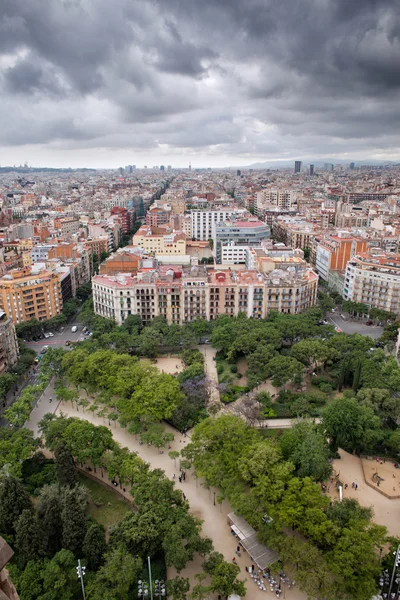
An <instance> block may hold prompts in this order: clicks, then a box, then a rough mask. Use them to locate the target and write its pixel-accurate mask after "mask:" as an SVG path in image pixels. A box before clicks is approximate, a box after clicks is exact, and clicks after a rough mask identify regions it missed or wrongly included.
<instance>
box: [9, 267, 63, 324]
mask: <svg viewBox="0 0 400 600" xmlns="http://www.w3.org/2000/svg"><path fill="white" fill-rule="evenodd" d="M62 308H63V301H62V293H61V284H60V278H59V276H58V275H57V274H56V273H53V272H50V271H47V270H38V269H36V268H35V267H32V268H25V269H16V270H12V271H10V272H9V273H7V275H4V276H3V277H1V278H0V310H3V311H4V312H5V313H6V314H7V315H8V316H9V317H10V318H11V319H12V320H13V322H14V323H22V322H24V321H29V319H33V318H36V319H38V320H39V321H44V320H46V319H51V318H52V317H55V316H56V315H58V314H60V312H61V311H62Z"/></svg>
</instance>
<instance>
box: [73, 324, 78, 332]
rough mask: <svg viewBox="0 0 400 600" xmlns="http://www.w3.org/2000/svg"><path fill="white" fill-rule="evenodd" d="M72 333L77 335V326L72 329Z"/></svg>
mask: <svg viewBox="0 0 400 600" xmlns="http://www.w3.org/2000/svg"><path fill="white" fill-rule="evenodd" d="M71 331H72V333H75V332H76V331H78V328H77V326H76V325H74V326H73V327H71Z"/></svg>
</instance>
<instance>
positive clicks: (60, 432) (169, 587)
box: [0, 161, 400, 600]
mask: <svg viewBox="0 0 400 600" xmlns="http://www.w3.org/2000/svg"><path fill="white" fill-rule="evenodd" d="M0 199H1V200H0V201H1V214H0V220H1V227H0V241H1V249H0V253H1V263H0V269H1V277H0V308H1V319H0V328H1V336H0V345H1V347H0V358H1V365H0V367H1V370H0V385H1V393H2V407H1V411H0V412H1V413H2V414H3V419H2V427H1V429H0V434H1V440H2V443H1V445H0V459H1V460H0V462H1V466H2V468H3V478H2V483H1V484H0V497H1V508H0V529H1V532H2V533H3V534H4V538H5V540H4V542H3V546H2V548H0V550H1V552H2V553H3V554H4V556H5V557H6V558H5V559H4V561H5V562H7V561H9V562H8V574H7V571H6V570H4V571H3V574H4V577H3V580H4V581H3V589H4V590H5V591H4V593H5V594H7V596H6V597H7V598H11V599H14V598H18V597H19V598H21V600H25V599H26V600H29V599H31V598H32V599H34V598H38V599H43V600H47V599H49V600H52V599H53V597H54V600H56V598H58V597H59V596H58V595H57V594H58V592H55V593H54V592H53V591H51V589H52V587H53V586H55V588H54V589H56V590H57V589H58V588H57V586H58V585H61V583H60V582H61V581H66V582H69V583H66V584H65V585H66V590H65V596H64V597H65V598H66V599H67V600H68V599H69V598H71V600H72V599H73V598H76V597H77V595H78V596H79V593H80V592H79V590H80V587H82V594H85V597H87V598H89V599H90V598H93V599H94V600H96V599H97V598H100V597H102V598H104V597H105V598H107V599H110V600H112V599H114V598H115V599H116V600H117V598H118V599H119V598H125V597H126V598H128V594H129V593H131V592H133V593H134V594H137V597H138V598H141V597H143V598H144V597H148V596H149V597H150V596H151V595H152V596H153V597H154V598H161V597H164V596H168V597H169V598H172V599H174V600H185V599H187V598H192V599H196V598H198V599H201V598H203V599H205V598H210V599H211V598H216V597H217V596H218V595H219V597H221V596H222V595H223V596H224V597H228V596H229V597H230V598H236V597H244V596H246V597H251V598H257V599H258V597H259V596H258V594H260V597H261V594H264V593H267V592H270V593H272V594H273V595H274V596H276V597H280V595H281V594H282V593H284V594H285V596H286V595H287V597H288V598H293V599H294V600H297V599H299V600H300V599H303V598H305V597H306V596H311V597H314V598H321V600H322V599H326V598H332V600H334V599H337V598H360V599H363V598H365V599H366V600H367V599H369V598H371V597H372V596H373V594H374V592H375V591H376V590H378V589H379V586H381V593H382V594H385V593H386V594H388V593H389V590H394V587H393V586H394V585H397V584H394V583H393V581H394V580H392V579H391V573H392V571H393V573H395V571H396V564H397V563H396V561H395V562H394V563H393V558H392V556H391V553H390V552H389V554H387V558H385V559H384V563H383V564H382V563H381V561H382V549H383V548H385V556H386V553H387V550H388V549H389V547H390V548H394V552H396V548H397V546H396V543H397V542H396V539H397V537H399V536H400V532H399V531H398V520H397V519H393V514H392V512H391V510H388V511H387V517H383V515H382V510H384V507H387V508H389V504H388V503H397V502H398V500H397V498H398V491H397V488H396V485H394V486H391V480H389V479H388V478H389V475H390V478H391V479H392V480H393V482H394V483H395V479H394V478H395V477H396V474H395V469H396V468H397V463H396V458H397V456H398V452H399V451H400V437H399V430H398V429H397V425H398V421H399V418H400V367H399V366H398V363H397V352H398V349H399V342H398V335H397V332H398V326H399V323H398V322H397V318H398V315H399V314H400V291H399V290H400V248H399V239H400V212H399V211H400V168H399V167H397V166H396V165H391V166H385V167H384V166H379V167H378V166H374V165H370V166H364V165H357V163H354V162H352V163H349V164H348V165H342V164H340V165H339V164H338V165H334V164H330V163H329V164H321V165H313V164H303V163H302V162H301V161H296V162H295V163H294V164H293V167H292V168H290V169H289V168H281V169H272V168H270V169H256V168H247V169H246V168H242V169H195V168H192V166H191V165H189V166H188V168H186V169H174V168H172V167H170V166H167V167H164V166H159V167H153V168H143V169H139V168H136V167H135V166H133V165H128V166H126V167H121V168H119V169H118V170H105V171H95V170H77V171H74V170H67V171H66V170H51V171H50V172H49V171H47V170H42V171H41V170H31V169H29V167H26V166H25V167H20V168H10V169H3V170H2V172H1V174H0ZM82 419H83V421H82ZM107 423H108V427H107ZM115 428H117V429H115ZM263 430H264V431H267V432H269V435H268V436H267V437H264V436H263V435H262V432H263ZM38 435H39V436H41V437H42V442H41V444H42V449H41V450H38V448H37V443H38V442H37V441H36V437H37V436H38ZM221 435H222V438H221V440H223V441H222V446H221V447H220V448H219V449H217V446H215V447H214V446H210V448H209V449H206V448H207V447H208V444H209V443H212V444H213V443H214V442H212V440H214V439H216V438H215V436H217V437H219V436H221ZM95 440H97V441H95ZM207 440H208V441H207ZM230 440H235V442H234V445H233V447H232V450H231V449H230V448H231V446H230ZM88 444H89V446H88ZM122 446H123V447H122ZM225 446H226V447H225ZM228 446H229V447H228ZM212 448H214V449H212ZM43 449H45V450H43ZM232 451H233V452H234V454H233V455H232V458H231V459H229V460H233V464H234V465H236V464H237V466H238V469H239V471H238V473H240V475H233V472H232V473H231V471H230V468H231V467H229V466H228V462H226V461H227V460H228V455H229V453H230V452H232ZM237 452H239V454H238V455H237V458H235V456H236V453H237ZM259 452H261V454H259ZM265 452H266V453H268V452H272V455H273V456H274V458H272V455H271V456H270V458H267V455H265V457H264V458H261V457H262V456H264V454H263V453H265ZM352 453H356V454H357V456H360V458H358V459H357V460H359V461H361V463H362V472H363V475H362V478H361V477H360V474H359V473H358V470H359V469H360V467H359V466H357V465H356V466H355V465H354V464H352V462H351V459H352ZM374 455H378V456H385V460H383V461H381V459H380V458H379V459H376V460H378V462H379V464H380V467H379V473H380V474H378V468H376V467H374V463H373V462H371V457H373V456H374ZM246 457H247V458H246ZM257 457H258V458H257ZM363 457H364V458H363ZM368 457H369V461H370V462H368ZM386 459H387V462H386ZM260 460H261V462H259V461H260ZM177 461H179V467H178V464H177ZM221 461H222V462H221ZM246 461H248V462H246ZM249 461H250V462H249ZM251 461H256V463H258V465H259V468H261V469H262V472H263V473H264V475H263V476H265V477H268V481H269V482H270V483H269V484H268V486H267V488H265V489H264V491H263V492H262V494H261V495H260V493H261V492H260V491H257V490H258V489H259V486H262V485H263V484H262V481H261V480H259V475H257V476H256V475H255V474H254V476H250V473H251V471H252V469H253V468H255V466H254V467H252V466H251ZM363 461H364V462H366V464H363ZM361 463H360V464H361ZM149 465H151V467H152V468H153V469H157V468H158V469H162V470H161V471H157V470H155V471H151V469H150V466H149ZM241 465H242V466H241ZM245 465H246V466H245ZM235 471H236V467H235ZM392 471H393V472H392ZM164 472H165V473H166V475H164V474H163V473H164ZM152 473H153V474H152ZM392 475H393V478H392ZM249 477H250V479H249ZM99 479H100V482H99ZM186 479H187V482H186ZM198 479H200V485H201V486H204V488H203V489H204V493H200V492H199V489H200V488H199V487H198V486H199V482H198ZM174 480H175V481H174ZM178 480H179V481H178ZM350 480H351V481H350ZM350 484H351V487H349V486H350ZM366 485H367V486H369V487H370V493H368V492H365V486H366ZM59 486H62V487H61V489H62V494H61V495H60V493H59V491H58V490H59V489H60V488H59ZM93 486H95V487H93ZM96 486H97V487H98V486H100V488H99V489H97V487H96ZM193 486H194V487H193ZM298 486H300V487H298ZM103 488H104V489H103ZM131 488H132V489H131ZM392 488H393V489H392ZM260 489H261V488H260ZM350 489H351V490H352V491H351V492H350ZM367 489H368V487H367ZM145 490H146V491H145ZM207 490H209V492H207ZM213 490H214V491H213ZM295 490H296V491H295ZM211 492H212V494H211ZM371 493H372V496H371ZM104 494H106V496H105V497H104V500H100V498H102V497H103V495H104ZM160 494H161V495H163V496H164V499H163V500H162V501H161V503H160V504H159V506H160V508H159V509H157V510H160V511H161V513H160V514H158V513H157V510H156V512H155V513H154V510H155V509H154V508H152V506H153V500H154V499H155V498H159V497H160ZM252 494H254V499H252ZM382 494H384V495H383V496H382V498H383V503H384V504H383V505H382V506H381V504H380V499H379V498H378V499H377V495H378V496H380V495H382ZM110 495H111V496H110ZM116 496H117V497H116ZM364 496H365V499H364ZM35 497H36V499H37V500H36V501H35V505H34V506H36V504H37V501H39V504H38V508H37V509H34V508H33V505H32V500H31V498H35ZM211 499H212V501H211ZM111 500H112V501H111ZM216 500H217V506H218V505H219V507H220V508H219V511H217V512H216V511H215V506H216ZM103 502H107V505H108V506H114V504H116V505H117V506H116V507H115V509H114V508H113V509H112V510H111V509H110V511H109V512H110V514H112V516H107V515H108V513H107V511H106V513H105V514H104V515H103V514H102V513H103V509H102V508H101V507H102V505H103ZM126 502H128V504H129V503H130V502H133V505H134V506H135V507H136V512H134V513H132V512H131V511H130V510H129V509H128V508H127V505H126V504H125V503H126ZM148 502H150V504H148ZM176 502H178V505H177V506H176V505H175V504H174V503H176ZM290 502H294V503H295V504H296V506H297V507H298V510H300V508H299V507H300V506H302V505H303V503H304V507H303V509H302V511H305V512H302V511H300V512H299V514H298V515H297V516H296V517H295V516H294V515H293V514H292V512H291V509H290ZM358 502H360V504H358ZM171 503H172V504H171ZM310 505H313V506H314V508H310V507H309V506H310ZM96 506H97V508H96ZM172 506H174V508H172ZM168 507H169V508H168ZM179 507H180V508H179ZM339 507H340V508H339ZM371 507H372V510H371ZM393 510H394V511H395V513H394V514H396V511H397V510H398V508H397V504H393ZM10 511H11V512H10ZM37 511H38V512H37ZM114 511H115V513H116V514H113V513H114ZM149 511H150V512H149ZM164 511H169V516H168V518H167V517H166V516H165V517H163V518H164V521H165V523H164V526H163V527H161V522H160V524H157V523H158V519H159V518H160V517H161V514H164ZM182 511H183V513H182ZM193 511H194V513H193ZM213 511H214V513H213ZM310 511H311V512H310ZM313 511H314V512H313ZM315 511H316V512H315ZM153 513H154V514H153ZM224 513H225V516H224ZM150 514H152V516H151V519H156V521H154V523H153V525H152V526H151V529H150V531H151V532H152V533H151V535H152V536H156V537H157V538H158V543H149V540H147V541H145V538H142V537H141V536H142V535H145V534H144V530H143V533H139V532H140V531H141V529H142V528H143V527H144V524H143V523H141V519H148V518H150ZM196 514H199V515H201V521H202V522H203V525H202V526H201V521H196V518H194V516H193V515H196ZM59 515H61V521H60V519H59ZM134 515H136V516H134ZM179 515H181V516H179ZM183 515H184V516H183ZM345 515H347V516H345ZM266 516H268V518H266ZM182 519H184V521H185V525H183V522H182ZM216 519H217V521H219V523H218V524H217V523H216ZM245 519H247V520H245ZM321 519H322V521H321ZM343 519H345V521H343ZM346 519H350V521H348V524H347V526H346V527H344V525H343V523H345V522H347V521H346ZM226 520H227V521H228V525H226ZM350 523H351V525H350ZM132 527H134V528H135V529H136V530H137V532H138V533H137V534H136V536H135V538H132V537H131V536H132V534H131V533H129V531H130V529H131V528H132ZM253 527H254V528H253ZM288 527H289V529H290V530H292V531H293V532H296V531H297V532H298V533H299V534H301V539H302V541H301V539H299V540H298V546H296V544H294V542H293V540H294V538H291V536H290V534H289V536H288V533H287V528H288ZM343 527H344V528H343ZM189 531H191V533H190V534H189ZM323 531H324V533H322V532H323ZM217 532H218V533H217ZM229 532H230V533H229ZM329 532H330V533H329ZM216 533H217V534H216ZM361 533H362V536H361V537H360V538H359V540H358V541H356V537H354V536H360V535H361ZM146 535H147V534H146ZM332 535H333V536H334V538H331V537H330V536H332ZM137 536H139V537H137ZM188 536H189V537H188ZM386 536H389V537H386ZM229 538H230V539H229ZM133 539H137V541H136V542H134V546H132V543H133ZM334 539H336V542H333V540H334ZM139 540H141V541H139ZM290 540H292V541H290ZM350 540H352V541H351V542H350ZM6 542H8V543H9V544H10V545H7V543H6ZM349 543H351V545H352V548H353V549H352V553H351V554H350V555H349V553H348V552H347V553H345V552H343V546H342V544H345V545H347V544H349ZM235 544H236V545H235ZM11 548H13V550H14V551H15V553H16V554H15V557H14V558H12V560H11V561H10V558H11V556H12V552H13V550H11ZM361 548H362V552H363V553H364V554H365V557H366V558H365V561H366V563H367V564H366V566H365V571H364V572H363V573H361V572H358V570H357V567H356V564H357V563H358V561H359V558H358V556H359V555H358V552H359V551H360V550H361ZM377 548H380V556H379V557H378V555H377V554H376V551H377ZM227 552H228V553H229V554H232V555H233V557H234V558H233V559H232V557H231V556H229V554H227ZM309 556H310V557H313V558H310V559H308V558H306V557H309ZM246 557H247V558H246ZM396 560H397V559H396ZM77 561H78V562H77ZM147 561H148V565H147ZM310 561H311V562H310ZM343 561H346V564H350V565H353V566H352V567H351V569H352V573H351V574H349V575H348V576H347V577H346V578H343V576H342V573H341V572H340V570H341V569H343V564H344V563H343ZM247 563H248V564H247ZM151 565H152V567H151ZM340 565H342V566H340ZM151 568H153V574H152V571H151ZM76 569H77V571H76ZM115 569H118V570H120V569H123V570H124V571H126V570H130V572H131V575H130V576H129V577H127V576H122V577H120V578H119V579H118V578H117V576H116V575H115ZM338 569H339V571H338ZM196 570H197V571H200V572H199V573H197V575H196V577H193V574H194V572H195V571H196ZM154 573H155V574H154ZM349 573H350V572H349ZM241 575H242V576H243V575H245V578H244V579H241V578H240V577H241ZM396 581H397V579H396ZM50 582H52V583H50ZM85 585H86V588H85ZM32 586H33V587H32ZM254 586H256V587H255V589H254ZM361 588H362V591H361ZM32 589H33V591H32ZM104 590H106V591H104ZM246 590H247V592H246ZM256 590H257V592H256ZM390 593H393V594H395V593H396V592H395V591H393V592H392V591H390ZM235 594H236V595H235ZM249 594H250V596H249ZM382 597H383V598H385V597H389V596H384V595H383V596H382ZM393 597H394V596H393Z"/></svg>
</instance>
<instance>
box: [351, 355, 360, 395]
mask: <svg viewBox="0 0 400 600" xmlns="http://www.w3.org/2000/svg"><path fill="white" fill-rule="evenodd" d="M361 368H362V363H361V360H358V361H357V364H356V369H355V371H354V375H353V386H352V387H353V392H357V390H358V389H359V387H360V383H361Z"/></svg>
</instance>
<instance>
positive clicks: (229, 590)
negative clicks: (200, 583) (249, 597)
mask: <svg viewBox="0 0 400 600" xmlns="http://www.w3.org/2000/svg"><path fill="white" fill-rule="evenodd" d="M239 573H240V568H239V566H238V565H234V564H233V563H228V562H223V563H221V564H220V565H218V566H217V568H216V569H215V571H214V572H213V573H212V575H211V586H210V588H211V590H212V591H213V592H216V593H217V594H222V595H223V596H225V597H226V598H227V597H228V596H230V595H231V594H237V595H238V596H245V595H246V586H245V583H244V581H242V580H240V579H237V576H238V575H239Z"/></svg>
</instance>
